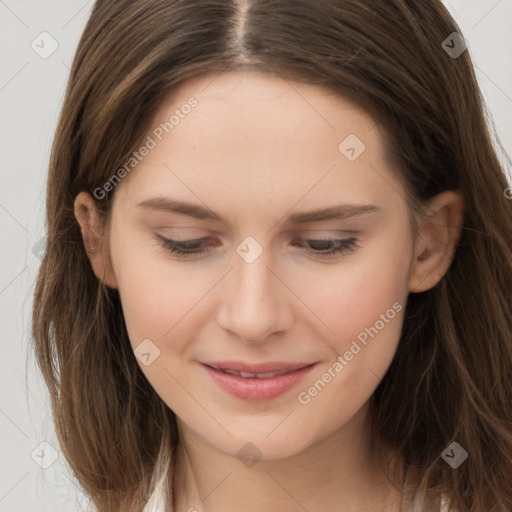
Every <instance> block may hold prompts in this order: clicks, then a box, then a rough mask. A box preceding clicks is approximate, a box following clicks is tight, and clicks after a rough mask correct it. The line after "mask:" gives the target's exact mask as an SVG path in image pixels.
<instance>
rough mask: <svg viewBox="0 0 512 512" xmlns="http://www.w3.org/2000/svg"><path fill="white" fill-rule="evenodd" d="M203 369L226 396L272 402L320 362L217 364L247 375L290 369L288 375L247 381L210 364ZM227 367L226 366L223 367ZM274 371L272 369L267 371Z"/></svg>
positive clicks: (204, 364) (204, 365) (203, 364)
mask: <svg viewBox="0 0 512 512" xmlns="http://www.w3.org/2000/svg"><path fill="white" fill-rule="evenodd" d="M201 364H202V366H203V368H205V370H206V371H207V372H208V374H209V375H210V376H211V377H212V379H213V381H214V382H215V383H216V384H217V385H218V386H219V387H220V388H221V389H223V390H224V391H226V392H227V393H229V394H231V395H233V396H236V397H237V398H242V399H243V400H248V401H252V402H262V401H266V400H272V399H273V398H276V397H278V396H279V395H282V394H283V393H285V392H286V391H288V390H289V389H291V388H293V387H294V386H296V385H297V384H298V383H299V382H301V381H302V380H303V379H304V377H305V376H306V374H307V373H309V371H310V370H311V369H312V368H313V367H314V366H316V364H317V363H313V364H309V365H307V366H305V365H303V364H302V365H301V364H295V365H290V364H289V363H288V364H287V363H267V364H262V365H246V364H242V363H239V364H237V363H222V364H221V363H216V364H217V365H219V367H220V368H229V369H232V370H236V371H241V372H247V373H268V372H274V371H279V370H287V369H291V370H290V371H289V372H288V373H285V374H283V375H278V376H276V377H268V378H263V379H258V378H256V377H254V378H251V377H248V378H244V377H240V376H238V375H230V374H227V373H224V372H222V371H221V370H219V369H217V368H212V367H211V366H210V365H209V363H208V364H206V363H201ZM224 364H226V366H225V367H224V366H222V365H224ZM268 368H271V369H268Z"/></svg>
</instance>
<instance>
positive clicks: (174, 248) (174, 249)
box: [156, 235, 208, 256]
mask: <svg viewBox="0 0 512 512" xmlns="http://www.w3.org/2000/svg"><path fill="white" fill-rule="evenodd" d="M156 240H157V242H158V243H159V244H160V245H162V246H163V247H164V249H165V250H166V251H169V252H171V253H173V254H177V255H180V256H188V255H192V254H201V253H203V252H206V251H207V250H208V247H205V242H208V238H197V239H194V240H185V241H183V242H178V241H176V240H171V239H170V238H164V237H163V236H160V235H157V237H156Z"/></svg>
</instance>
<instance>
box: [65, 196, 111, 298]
mask: <svg viewBox="0 0 512 512" xmlns="http://www.w3.org/2000/svg"><path fill="white" fill-rule="evenodd" d="M74 212H75V217H76V219H77V221H78V223H79V225H80V230H81V232H82V239H83V243H84V248H85V252H86V254H87V257H88V258H89V261H90V262H91V266H92V269H93V271H94V274H95V275H96V277H97V278H98V279H99V280H100V281H102V282H104V283H105V284H106V285H107V286H109V287H111V288H117V287H118V285H117V280H116V278H115V274H114V271H113V269H112V268H111V265H109V263H108V261H107V260H108V258H107V250H106V249H107V247H106V246H105V243H106V239H105V237H104V226H103V221H102V218H101V215H100V214H99V212H98V209H97V207H96V204H95V203H94V201H93V199H92V198H91V196H90V195H89V194H87V193H86V192H80V193H79V194H78V195H77V196H76V198H75V203H74Z"/></svg>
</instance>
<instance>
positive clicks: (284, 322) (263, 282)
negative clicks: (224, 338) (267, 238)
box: [218, 251, 293, 343]
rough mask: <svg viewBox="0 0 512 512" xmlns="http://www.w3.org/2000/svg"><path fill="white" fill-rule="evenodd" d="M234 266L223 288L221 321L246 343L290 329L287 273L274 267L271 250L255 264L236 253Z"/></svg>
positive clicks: (221, 323)
mask: <svg viewBox="0 0 512 512" xmlns="http://www.w3.org/2000/svg"><path fill="white" fill-rule="evenodd" d="M233 261H234V263H233V264H234V269H233V270H232V271H231V272H230V275H229V277H228V279H227V280H226V283H225V285H224V287H223V289H222V290H221V292H220V293H221V299H220V306H219V313H218V323H219V325H220V326H221V327H222V328H223V329H224V330H226V331H228V332H229V333H230V334H232V335H233V336H236V337H237V338H239V339H240V340H241V341H244V342H247V343H262V342H264V341H265V340H267V339H268V338H269V336H271V335H272V334H277V333H282V332H284V331H286V330H287V329H290V327H291V325H292V322H293V314H292V310H291V297H292V296H293V294H292V293H291V292H290V290H288V289H287V287H286V286H285V285H284V284H283V282H285V283H286V281H287V280H286V276H281V275H278V274H279V272H276V270H275V269H274V268H273V266H274V265H272V261H271V258H270V254H269V251H263V253H262V254H261V255H260V256H259V257H258V258H257V259H256V260H255V261H253V262H252V263H248V262H247V261H245V260H244V259H242V258H241V257H239V256H238V255H237V254H235V257H234V260H233Z"/></svg>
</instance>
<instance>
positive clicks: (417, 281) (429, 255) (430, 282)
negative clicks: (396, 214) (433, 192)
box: [409, 191, 464, 292]
mask: <svg viewBox="0 0 512 512" xmlns="http://www.w3.org/2000/svg"><path fill="white" fill-rule="evenodd" d="M426 213H427V216H428V220H423V219H422V220H421V221H420V226H419V233H418V238H417V240H416V247H415V251H414V260H413V263H412V267H411V273H410V279H409V291H411V292H423V291H425V290H429V289H430V288H432V287H434V286H435V285H436V284H437V283H438V282H439V281H440V280H441V279H442V277H443V276H444V275H445V274H446V272H447V271H448V268H449V267H450V265H451V263H452V260H453V256H454V254H455V249H456V247H457V243H458V241H459V238H460V234H461V231H462V224H463V218H464V200H463V198H462V195H461V194H460V193H458V192H452V191H445V192H442V193H441V194H439V195H437V196H435V197H434V198H432V199H431V200H430V201H429V202H428V204H427V208H426Z"/></svg>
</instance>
